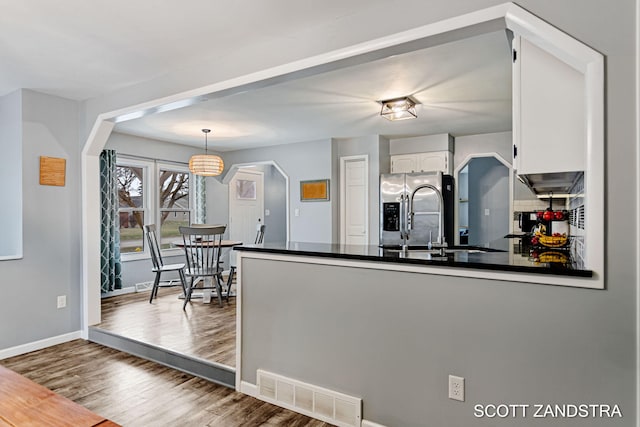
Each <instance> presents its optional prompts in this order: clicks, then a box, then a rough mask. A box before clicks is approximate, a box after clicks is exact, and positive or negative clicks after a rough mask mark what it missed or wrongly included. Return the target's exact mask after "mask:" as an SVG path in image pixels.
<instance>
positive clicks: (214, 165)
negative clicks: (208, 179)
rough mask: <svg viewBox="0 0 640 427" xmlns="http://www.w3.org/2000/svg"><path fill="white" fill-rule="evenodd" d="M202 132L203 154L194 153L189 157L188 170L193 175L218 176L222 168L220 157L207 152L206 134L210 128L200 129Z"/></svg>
mask: <svg viewBox="0 0 640 427" xmlns="http://www.w3.org/2000/svg"><path fill="white" fill-rule="evenodd" d="M202 132H203V133H204V154H195V155H193V156H191V158H190V159H189V170H190V171H191V173H193V174H195V175H201V176H218V175H220V174H221V173H222V171H223V170H224V162H223V161H222V157H220V156H216V155H213V154H208V152H207V150H208V147H207V142H208V141H207V134H208V133H209V132H211V129H202Z"/></svg>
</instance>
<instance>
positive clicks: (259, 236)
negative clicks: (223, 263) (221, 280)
mask: <svg viewBox="0 0 640 427" xmlns="http://www.w3.org/2000/svg"><path fill="white" fill-rule="evenodd" d="M266 227H267V226H266V225H265V224H260V222H258V227H257V229H258V231H257V233H256V238H255V239H254V241H253V243H254V244H255V245H259V244H262V241H263V240H264V230H265V229H266ZM235 274H236V257H235V253H233V251H232V253H231V254H229V276H228V277H227V297H226V298H227V301H229V295H231V285H232V284H233V276H234V275H235Z"/></svg>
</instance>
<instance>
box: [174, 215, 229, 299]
mask: <svg viewBox="0 0 640 427" xmlns="http://www.w3.org/2000/svg"><path fill="white" fill-rule="evenodd" d="M226 228H227V227H226V226H224V225H214V226H209V227H203V226H198V227H179V228H178V229H179V230H180V234H182V241H183V245H184V254H185V258H186V261H187V262H186V267H185V275H186V276H187V277H188V278H189V281H188V283H187V291H186V293H185V298H184V304H183V305H182V309H183V310H184V309H185V308H186V307H187V303H188V302H190V301H191V294H192V293H193V289H195V286H194V284H195V283H196V279H197V278H202V279H204V280H202V281H200V282H201V283H202V287H199V288H198V289H203V290H204V289H215V290H216V293H217V294H218V303H219V305H220V307H222V285H221V282H222V269H221V268H220V253H221V249H222V248H221V247H220V245H221V242H222V235H223V234H224V232H225V230H226ZM206 278H209V279H210V281H211V285H210V286H207V283H206Z"/></svg>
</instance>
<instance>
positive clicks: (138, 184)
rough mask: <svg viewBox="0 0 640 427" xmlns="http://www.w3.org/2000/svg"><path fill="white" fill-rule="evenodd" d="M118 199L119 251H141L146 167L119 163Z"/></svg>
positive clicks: (117, 172) (124, 252)
mask: <svg viewBox="0 0 640 427" xmlns="http://www.w3.org/2000/svg"><path fill="white" fill-rule="evenodd" d="M116 174H117V176H118V199H119V202H120V207H119V219H120V253H122V254H126V253H131V252H143V251H144V249H145V246H144V234H143V229H142V226H143V225H144V224H145V211H146V210H147V207H148V206H147V203H146V199H145V194H146V192H145V185H146V177H145V175H146V168H145V167H143V166H138V165H135V164H119V165H117V167H116Z"/></svg>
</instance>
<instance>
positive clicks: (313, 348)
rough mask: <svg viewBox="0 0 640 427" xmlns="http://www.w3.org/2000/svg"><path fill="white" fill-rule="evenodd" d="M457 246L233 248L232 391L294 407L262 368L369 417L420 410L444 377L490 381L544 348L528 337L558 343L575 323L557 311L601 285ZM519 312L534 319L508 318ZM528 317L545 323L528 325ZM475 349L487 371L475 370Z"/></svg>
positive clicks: (572, 272)
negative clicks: (349, 401)
mask: <svg viewBox="0 0 640 427" xmlns="http://www.w3.org/2000/svg"><path fill="white" fill-rule="evenodd" d="M450 250H451V253H447V254H446V256H440V254H437V253H430V252H429V251H428V250H409V251H408V252H403V251H394V250H391V251H390V250H384V249H381V248H379V247H378V246H366V245H362V246H358V245H352V246H347V245H334V244H319V243H296V242H289V243H288V244H276V243H267V244H264V245H260V246H241V247H237V248H236V251H237V265H238V276H237V283H238V288H237V302H236V304H237V317H236V322H237V347H236V355H237V356H236V357H237V359H236V387H237V389H238V390H239V391H241V392H243V393H246V394H249V395H253V396H256V397H258V398H260V399H263V400H267V401H270V402H274V403H277V404H279V405H283V406H285V407H287V403H286V402H281V401H276V400H275V398H270V397H269V395H265V394H263V393H264V392H263V390H266V389H265V387H268V385H267V386H263V385H261V384H262V382H263V381H268V379H265V378H264V377H263V375H264V373H265V372H266V373H267V375H271V373H273V374H274V375H280V376H284V377H277V378H279V380H278V381H280V380H281V381H284V382H285V383H286V382H287V381H294V380H295V381H300V382H303V383H305V384H310V385H312V386H309V387H323V388H327V389H329V390H333V391H335V392H337V393H342V394H345V395H347V396H352V397H355V398H361V399H362V408H363V412H366V413H367V417H371V418H373V419H376V418H378V419H379V418H382V417H383V416H384V414H385V413H390V412H391V413H393V411H394V410H397V406H398V405H405V406H406V407H420V405H421V404H422V401H423V399H424V395H425V393H429V396H431V394H433V397H429V398H433V399H436V400H439V399H441V400H442V402H443V403H442V404H443V405H444V404H447V402H446V401H445V400H444V399H445V398H446V394H443V393H442V389H445V387H446V383H447V376H446V375H447V374H451V373H452V374H457V375H461V376H463V377H473V378H480V380H476V381H489V380H488V379H486V378H484V376H483V372H484V371H487V372H499V371H500V369H503V368H504V367H503V366H501V363H502V362H500V361H501V360H503V359H501V358H496V357H495V356H494V355H495V353H496V352H498V353H500V352H510V353H511V354H513V357H512V360H514V361H516V363H517V361H518V360H526V358H527V357H530V355H531V354H534V353H535V352H536V351H540V349H537V348H536V346H537V345H539V340H535V339H532V337H534V336H537V335H539V334H540V331H546V332H545V333H546V334H547V339H550V340H551V341H553V342H554V343H559V342H562V340H564V339H566V338H567V336H568V335H567V333H568V329H567V328H569V325H563V324H559V323H557V319H558V318H559V316H561V314H560V313H565V312H566V311H567V310H578V311H580V310H583V308H579V307H573V306H567V305H566V303H565V302H566V301H567V300H568V299H569V298H570V297H571V296H573V297H575V296H577V294H579V293H582V295H583V294H584V292H585V289H579V287H582V288H597V276H598V275H597V272H592V271H589V270H580V269H572V268H560V267H559V266H553V265H547V264H536V263H534V262H532V261H529V259H528V257H523V256H522V255H521V254H519V253H515V252H514V251H509V252H501V251H490V252H481V251H478V250H477V249H473V248H468V249H465V250H463V249H457V248H450ZM544 284H553V285H564V286H545V285H544ZM598 294H600V292H594V291H592V290H589V296H590V297H592V298H595V297H596V296H597V295H598ZM558 296H559V297H558ZM521 311H524V312H525V313H528V315H523V316H520V317H518V316H515V315H514V314H513V313H516V312H521ZM583 311H584V310H583ZM531 313H538V314H540V313H545V316H549V319H548V320H547V319H546V318H545V316H542V317H540V316H538V317H535V319H536V320H535V321H531V319H533V318H534V317H531V316H532V315H531ZM583 317H588V316H587V315H586V314H584V316H583ZM470 319H471V321H470ZM554 331H560V332H559V333H558V334H557V335H558V336H557V337H556V336H555V334H556V332H554ZM480 343H482V344H481V345H480ZM487 348H489V349H491V352H489V353H485V352H484V349H487ZM470 355H473V357H474V358H475V359H477V361H478V363H479V366H481V367H482V369H481V370H480V371H473V372H472V371H470V370H469V368H468V366H469V361H468V358H469V357H470ZM519 369H520V370H522V368H519ZM530 369H533V366H532V367H526V369H525V370H527V371H528V370H530ZM267 384H268V383H267ZM389 390H398V393H401V394H402V398H401V399H400V400H395V399H393V398H390V392H389ZM432 390H433V391H432ZM471 390H472V391H471V392H470V393H474V391H473V389H471ZM387 423H388V422H387ZM345 425H347V424H345ZM349 425H351V424H349ZM388 425H394V424H393V423H390V424H388ZM395 425H401V424H395ZM405 425H406V424H405ZM414 425H418V424H417V421H416V422H414Z"/></svg>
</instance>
